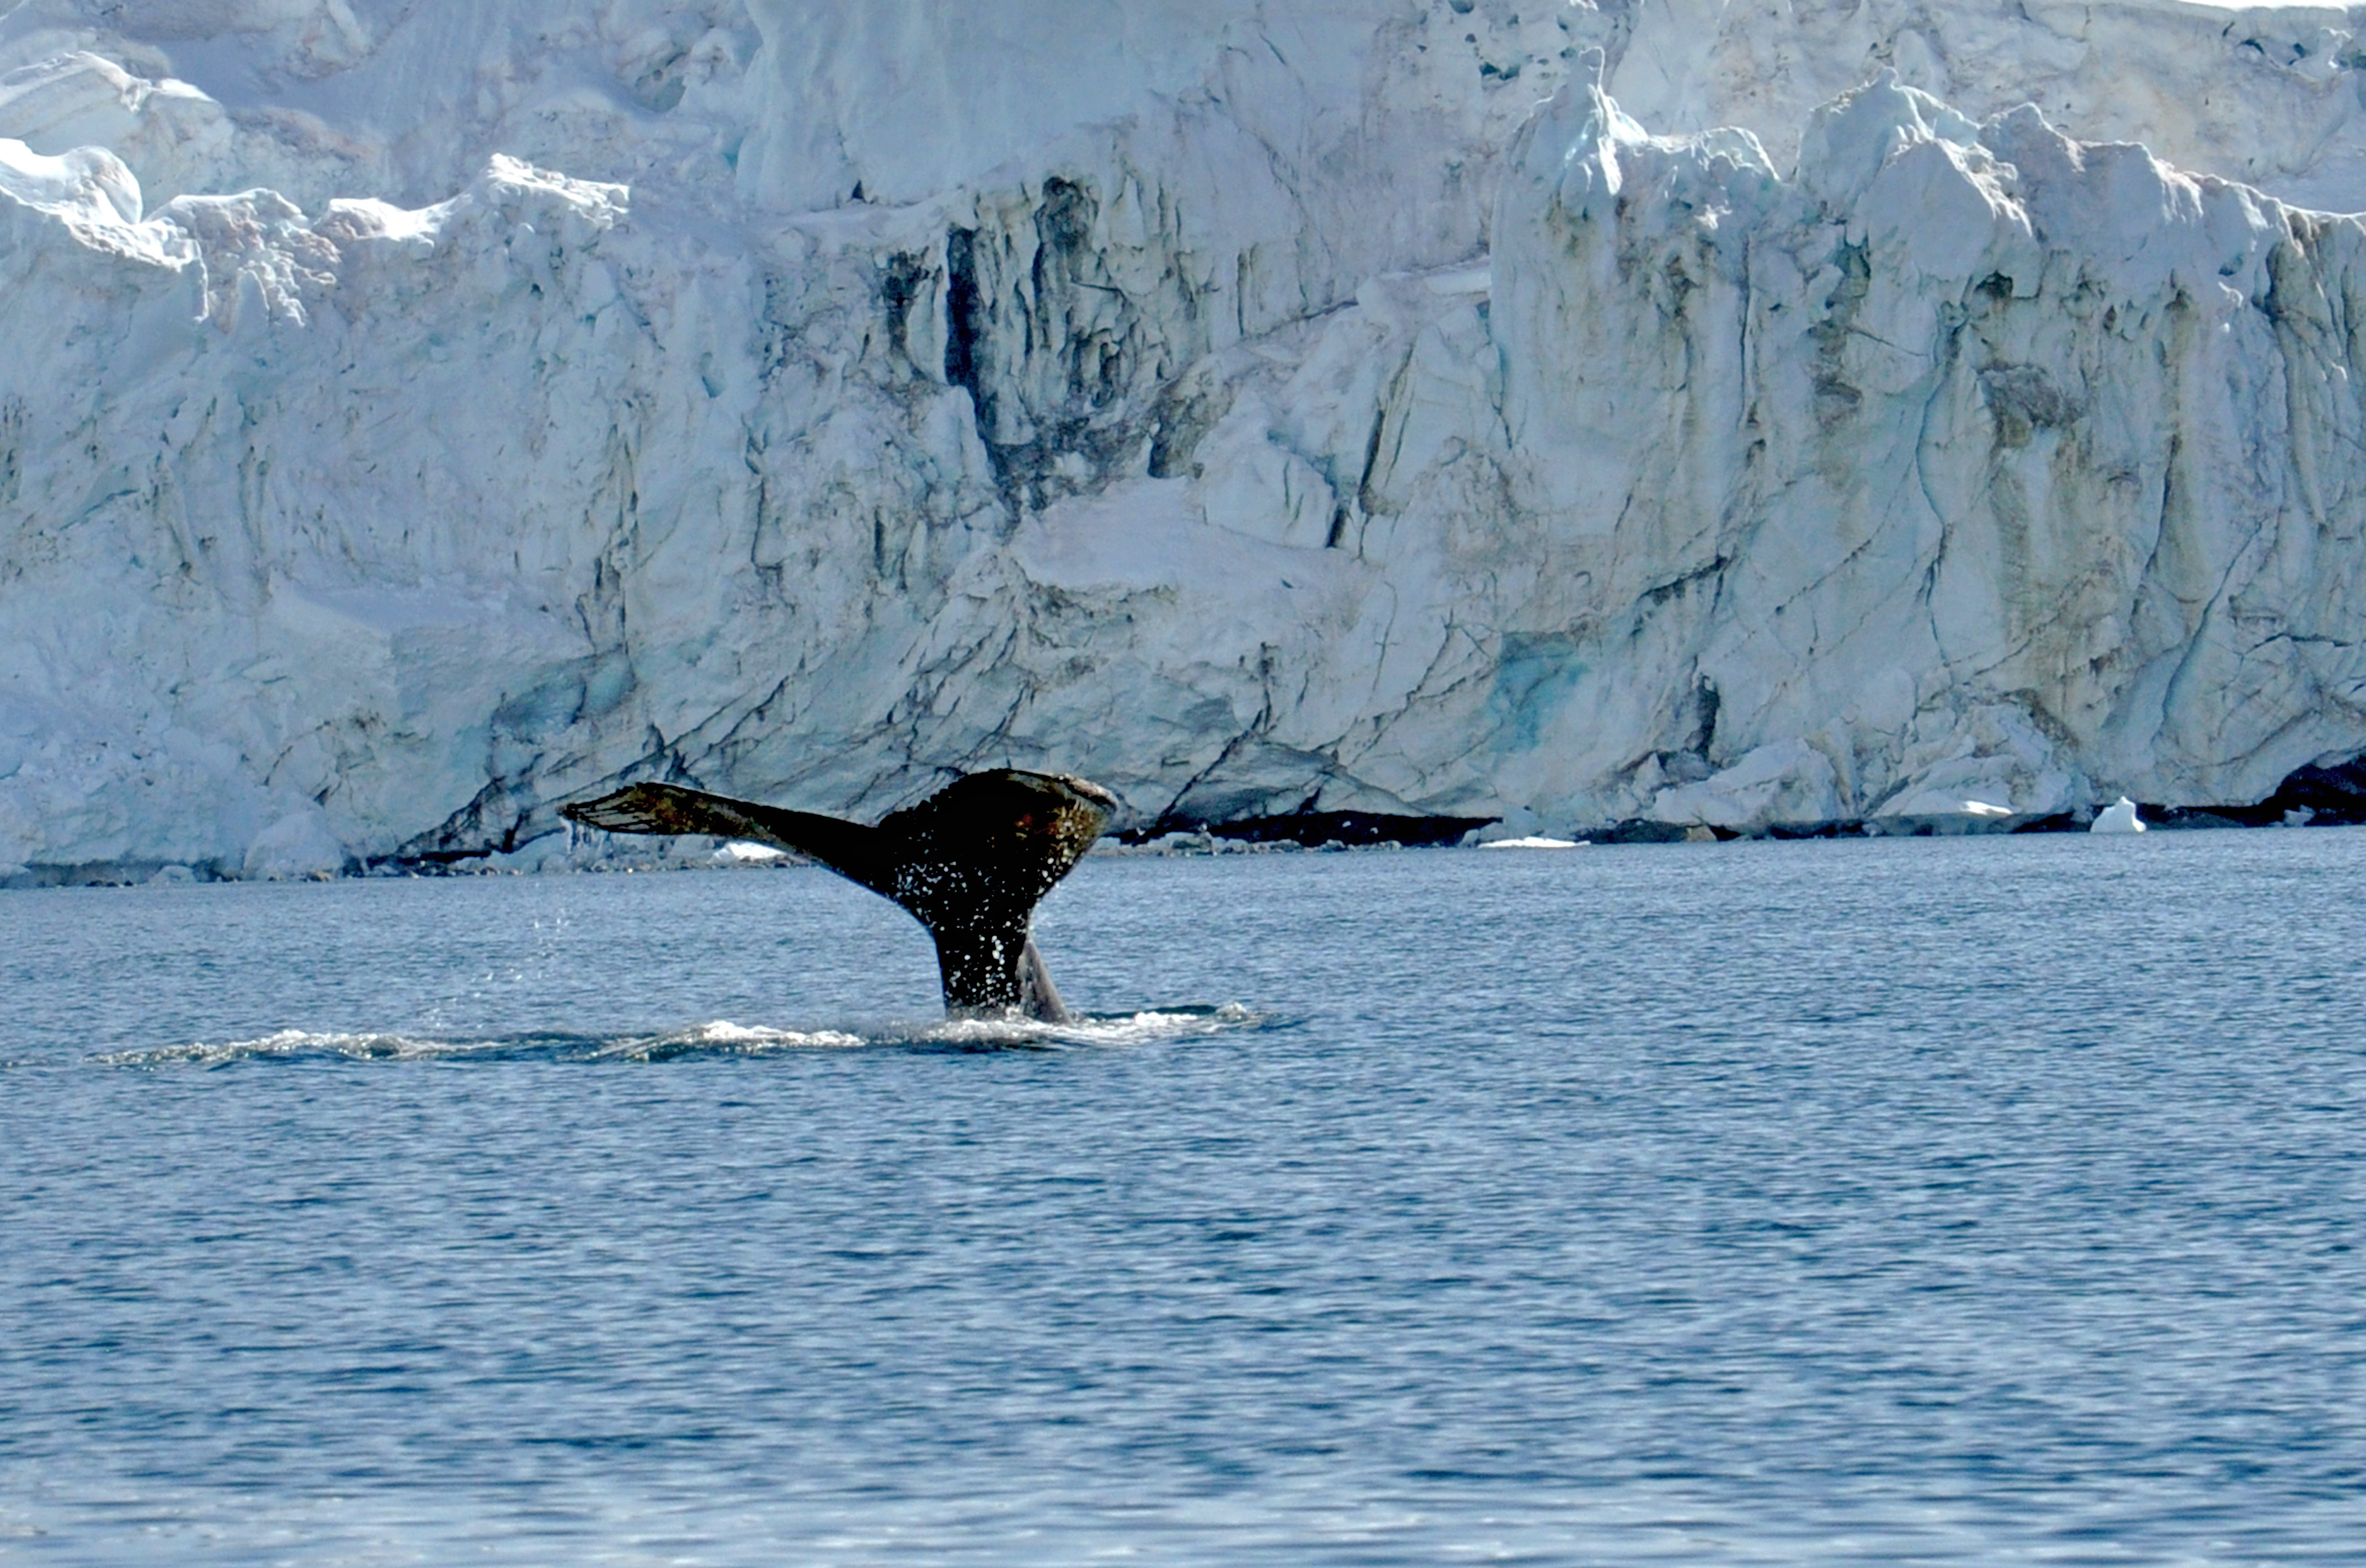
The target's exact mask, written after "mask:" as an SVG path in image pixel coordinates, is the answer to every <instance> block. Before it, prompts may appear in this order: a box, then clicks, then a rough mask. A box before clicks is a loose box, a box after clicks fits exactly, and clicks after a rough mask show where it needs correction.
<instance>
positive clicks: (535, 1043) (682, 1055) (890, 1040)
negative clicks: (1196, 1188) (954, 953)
mask: <svg viewBox="0 0 2366 1568" xmlns="http://www.w3.org/2000/svg"><path fill="white" fill-rule="evenodd" d="M1268 1021H1269V1020H1268V1016H1267V1015H1265V1014H1262V1013H1258V1012H1256V1011H1253V1010H1250V1009H1248V1008H1245V1007H1242V1006H1241V1005H1239V1004H1238V1003H1226V1004H1224V1005H1223V1006H1221V1007H1202V1006H1193V1007H1174V1008H1160V1009H1152V1010H1144V1011H1141V1012H1132V1013H1100V1014H1089V1015H1086V1016H1084V1017H1081V1018H1077V1019H1076V1020H1074V1021H1070V1022H1067V1023H1042V1022H1038V1021H1034V1020H1031V1019H1016V1018H1014V1019H947V1020H942V1021H934V1022H929V1023H925V1024H886V1025H883V1026H879V1027H876V1028H868V1029H775V1028H771V1027H767V1026H764V1025H760V1024H743V1023H735V1022H732V1021H729V1020H727V1019H716V1020H714V1021H710V1022H706V1023H699V1024H693V1025H692V1026H690V1027H688V1028H686V1029H678V1030H672V1031H669V1032H663V1033H658V1034H620V1035H591V1034H579V1033H570V1032H537V1033H529V1034H511V1035H499V1036H493V1037H489V1038H485V1039H479V1040H437V1039H427V1038H422V1037H419V1036H414V1035H409V1034H401V1033H395V1032H323V1031H311V1030H302V1029H283V1030H279V1031H277V1032H275V1033H271V1034H266V1035H262V1036H259V1037H257V1038H254V1039H251V1040H228V1041H221V1042H219V1043H216V1042H207V1041H199V1042H197V1043H191V1044H186V1045H163V1046H156V1047H152V1048H149V1049H145V1050H137V1051H111V1052H107V1053H106V1054H104V1055H96V1056H93V1057H91V1058H89V1060H90V1062H91V1063H92V1065H94V1066H102V1067H145V1068H157V1067H224V1066H233V1065H236V1064H239V1063H243V1062H274V1063H333V1062H433V1063H475V1062H534V1061H543V1062H590V1063H604V1062H672V1061H684V1060H693V1061H695V1060H707V1061H712V1060H716V1059H720V1058H725V1057H745V1056H770V1055H803V1054H807V1053H811V1052H816V1051H852V1050H906V1051H1059V1050H1076V1049H1087V1048H1092V1047H1100V1048H1104V1049H1107V1048H1115V1047H1121V1046H1132V1045H1151V1044H1157V1043H1163V1042H1167V1041H1174V1040H1184V1039H1192V1038H1200V1037H1204V1036H1208V1035H1213V1034H1221V1033H1226V1032H1231V1031H1234V1030H1239V1029H1254V1028H1256V1027H1258V1026H1259V1025H1262V1024H1264V1023H1266V1022H1268Z"/></svg>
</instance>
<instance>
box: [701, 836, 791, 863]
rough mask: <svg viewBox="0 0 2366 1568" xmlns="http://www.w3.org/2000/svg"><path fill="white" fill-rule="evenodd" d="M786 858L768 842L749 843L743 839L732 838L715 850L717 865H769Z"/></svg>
mask: <svg viewBox="0 0 2366 1568" xmlns="http://www.w3.org/2000/svg"><path fill="white" fill-rule="evenodd" d="M786 858H787V856H785V855H784V854H783V853H782V852H780V851H779V850H776V849H774V848H773V847H772V845H770V844H751V843H749V841H748V840H745V839H734V840H731V841H730V842H729V843H727V844H726V845H724V846H723V847H722V848H721V849H719V850H717V851H715V864H717V865H770V864H772V863H773V862H774V861H777V860H785V859H786Z"/></svg>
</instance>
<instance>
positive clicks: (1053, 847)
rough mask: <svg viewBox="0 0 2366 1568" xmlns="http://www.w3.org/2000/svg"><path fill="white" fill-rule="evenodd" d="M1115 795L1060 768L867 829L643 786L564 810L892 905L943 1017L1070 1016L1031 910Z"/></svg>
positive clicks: (1000, 779)
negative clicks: (925, 940)
mask: <svg viewBox="0 0 2366 1568" xmlns="http://www.w3.org/2000/svg"><path fill="white" fill-rule="evenodd" d="M1116 806H1117V798H1116V797H1115V796H1114V795H1110V793H1109V791H1107V790H1105V789H1102V788H1101V787H1100V786H1099V785H1098V784H1087V783H1086V782H1085V781H1084V780H1083V779H1079V778H1072V777H1069V776H1068V775H1066V774H1062V773H1024V772H1021V771H1020V770H1019V769H1016V768H1003V769H999V770H997V771H996V772H994V773H969V774H965V775H963V777H961V778H958V779H955V780H954V781H953V782H952V784H947V785H946V786H945V787H944V788H943V789H941V790H939V791H938V792H937V793H936V794H934V795H930V796H929V798H928V799H926V800H924V801H922V802H920V804H919V805H918V806H913V807H906V808H905V809H904V810H902V811H897V812H894V813H891V814H890V815H889V816H887V817H886V818H884V819H882V820H881V822H880V823H879V825H878V826H877V827H875V828H866V827H864V826H863V825H862V824H861V823H860V822H845V821H840V820H839V818H835V817H823V816H819V815H817V814H816V813H814V812H810V811H786V810H783V809H782V808H781V807H776V806H759V805H757V804H756V803H755V802H753V801H747V800H731V799H727V798H726V797H725V796H723V795H708V794H707V793H705V792H704V790H695V789H683V788H682V787H681V786H679V785H676V784H633V785H631V786H629V787H627V788H625V789H620V790H618V791H616V792H615V793H614V794H613V795H602V796H601V797H600V798H599V799H597V800H590V801H584V802H582V803H580V804H579V805H574V806H562V807H559V808H558V812H559V815H560V816H562V817H565V818H569V819H570V820H573V821H577V822H580V823H583V824H584V825H586V826H587V827H592V828H603V829H607V830H608V831H609V832H612V833H714V834H718V835H720V836H722V837H724V838H728V839H750V840H755V841H756V842H758V843H760V844H772V845H773V846H775V847H776V848H779V849H783V850H789V851H793V852H795V853H797V854H801V855H805V856H807V857H809V858H811V859H813V860H817V861H819V862H820V863H822V864H824V865H826V866H828V867H829V869H830V870H832V871H834V872H836V873H838V874H839V875H840V876H843V877H845V878H846V879H847V880H849V881H851V882H857V883H860V884H862V886H865V887H868V888H870V889H871V890H872V891H873V893H877V894H880V895H881V896H883V897H888V898H892V899H894V900H895V901H896V903H898V904H900V905H902V906H903V907H904V908H906V909H907V910H908V911H909V912H910V913H911V915H912V917H913V918H914V919H917V920H918V921H919V922H920V924H921V925H923V926H925V927H927V928H928V932H929V936H931V937H933V938H934V939H935V940H936V944H937V972H938V976H939V977H940V978H941V980H942V982H943V984H944V991H945V1008H946V1010H947V1011H949V1012H952V1013H953V1014H955V1015H956V1016H969V1017H975V1016H980V1015H987V1014H999V1013H1008V1012H1010V1011H1013V1010H1017V1011H1020V1012H1022V1013H1024V1014H1025V1015H1026V1016H1027V1017H1029V1018H1034V1019H1042V1020H1044V1021H1048V1022H1053V1023H1064V1022H1065V1021H1067V1019H1068V1010H1067V1009H1066V1007H1065V1006H1064V1005H1063V1004H1062V1003H1061V1000H1060V993H1059V992H1058V991H1057V990H1056V989H1054V988H1053V985H1052V975H1051V971H1050V970H1048V969H1046V968H1045V967H1044V965H1043V957H1042V954H1041V953H1038V952H1036V951H1035V942H1034V939H1033V938H1032V937H1031V936H1030V935H1029V934H1028V927H1029V925H1030V923H1031V921H1032V920H1033V919H1034V915H1035V906H1036V905H1037V904H1038V903H1039V902H1041V901H1042V897H1043V895H1044V894H1046V893H1048V892H1050V891H1051V890H1052V886H1053V884H1054V883H1056V882H1058V881H1059V880H1060V878H1062V877H1064V876H1065V875H1067V874H1068V873H1069V872H1070V871H1071V870H1072V869H1074V868H1075V866H1076V862H1077V861H1079V860H1081V859H1083V858H1084V853H1085V852H1086V851H1087V850H1088V849H1090V848H1091V847H1092V843H1093V840H1095V839H1096V838H1098V837H1099V836H1100V830H1101V827H1102V824H1104V823H1106V822H1107V821H1108V820H1109V815H1110V811H1111V810H1113V809H1114V808H1115V807H1116Z"/></svg>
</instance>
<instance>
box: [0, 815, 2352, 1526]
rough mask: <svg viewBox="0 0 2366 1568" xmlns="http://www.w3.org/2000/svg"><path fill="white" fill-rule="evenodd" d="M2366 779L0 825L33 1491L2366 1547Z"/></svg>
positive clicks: (340, 1511)
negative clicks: (831, 817) (1589, 811)
mask: <svg viewBox="0 0 2366 1568" xmlns="http://www.w3.org/2000/svg"><path fill="white" fill-rule="evenodd" d="M2361 888H2366V830H2349V829H2324V830H2317V829H2311V830H2304V831H2298V832H2256V833H2190V834H2174V835H2172V834H2167V833H2155V834H2150V835H2147V836H2146V837H2144V838H2141V839H2109V838H2088V837H2083V836H2073V837H2062V838H2035V839H2032V838H2016V839H1986V840H1868V841H1857V842H1825V843H1738V844H1728V845H1718V846H1706V845H1703V846H1670V847H1664V848H1630V849H1628V848H1603V847H1597V848H1590V849H1584V850H1578V851H1572V852H1560V853H1552V852H1537V853H1521V852H1477V851H1437V852H1408V853H1401V854H1358V855H1301V856H1279V855H1276V856H1258V857H1230V858H1223V859H1197V860H1175V859H1168V860H1157V859H1140V860H1098V859H1097V860H1093V861H1088V862H1087V863H1086V864H1085V865H1083V866H1082V867H1080V868H1079V869H1078V871H1077V872H1076V874H1075V876H1074V877H1073V878H1072V879H1071V880H1070V881H1069V883H1068V884H1066V885H1065V886H1063V887H1062V888H1061V889H1060V890H1059V891H1058V892H1057V893H1056V894H1055V895H1054V896H1053V899H1052V901H1051V902H1050V903H1049V904H1048V905H1047V906H1046V908H1045V910H1044V912H1043V915H1042V919H1041V920H1040V922H1039V927H1038V930H1039V935H1040V936H1041V938H1042V944H1043V946H1044V948H1045V950H1046V952H1047V953H1048V954H1049V956H1050V958H1051V962H1052V964H1053V970H1054V973H1055V974H1056V975H1057V976H1058V978H1059V981H1060V983H1061V985H1062V987H1063V988H1064V989H1065V991H1066V992H1067V994H1068V997H1069V999H1070V1001H1071V1002H1072V1003H1073V1004H1076V1005H1077V1006H1080V1007H1083V1008H1087V1009H1089V1010H1092V1011H1093V1012H1094V1013H1096V1014H1097V1015H1099V1019H1098V1021H1095V1022H1093V1023H1089V1024H1087V1025H1084V1026H1081V1027H1078V1028H1076V1029H1073V1030H1059V1031H1053V1030H1041V1029H1020V1028H1008V1029H998V1028H988V1027H984V1026H968V1027H963V1028H947V1027H945V1026H943V1025H941V1024H939V1023H936V1022H935V1021H933V1014H934V1010H935V1009H934V985H935V980H934V970H933V965H932V964H931V961H930V958H929V950H928V948H927V945H926V943H925V942H924V940H923V939H922V937H921V935H920V933H919V931H918V928H917V927H916V926H913V925H912V924H911V923H910V922H909V921H908V920H907V919H905V917H903V916H902V915H901V914H900V913H898V912H897V911H896V910H895V909H894V908H891V907H889V906H887V905H886V904H884V903H883V902H881V901H879V900H877V899H874V898H873V897H870V896H869V895H867V894H864V893H862V892H860V891H859V890H857V889H854V888H852V887H851V886H846V885H844V884H841V883H839V882H837V881H835V880H833V879H831V878H830V877H828V875H826V874H822V873H819V872H817V871H811V870H794V871H774V872H740V873H728V874H726V873H715V874H687V873H685V874H659V875H646V874H645V875H637V876H629V877H627V876H579V877H554V878H547V879H512V878H461V879H452V880H434V881H394V882H387V881H371V882H346V883H336V884H327V885H319V886H313V885H299V886H177V887H158V888H148V889H122V890H59V891H50V892H19V893H9V894H0V1063H5V1066H0V1561H6V1562H26V1563H36V1564H52V1563H107V1564H117V1563H150V1562H154V1563H175V1564H178V1563H195V1564H212V1563H250V1562H254V1563H260V1562H289V1563H301V1564H315V1563H332V1562H333V1563H364V1564H378V1563H454V1562H567V1563H602V1564H605V1563H618V1564H644V1563H646V1564H658V1563H727V1564H738V1563H760V1562H762V1563H770V1562H783V1563H814V1564H855V1563H888V1562H894V1563H899V1564H906V1563H936V1562H942V1563H961V1564H986V1563H1013V1564H1017V1563H1028V1564H1041V1563H1068V1562H1099V1561H1102V1560H1104V1559H1112V1558H1115V1559H1123V1560H1127V1561H1132V1562H1191V1563H1201V1562H1227V1563H1230V1562H1238V1563H1258V1564H1266V1563H1270V1564H1301V1563H1314V1564H1321V1563H1437V1562H1549V1563H1564V1562H1565V1563H1585V1562H1602V1563H1638V1562H1652V1563H1684V1564H1695V1563H1700V1564H1723V1563H1816V1564H1826V1563H1899V1562H1931V1563H1976V1562H1977V1563H1989V1562H2000V1563H2001V1562H2045V1563H2124V1562H2131V1563H2132V1562H2147V1563H2150V1562H2160V1563H2170V1562H2174V1563H2253V1562H2309V1563H2334V1562H2366V1268H2361V1262H2360V1252H2359V1250H2358V1247H2359V1243H2360V1221H2361V1218H2366V1163H2361V1154H2362V1153H2366V1028H2362V1027H2361V1020H2366V967H2362V965H2366V900H2361V898H2360V891H2361Z"/></svg>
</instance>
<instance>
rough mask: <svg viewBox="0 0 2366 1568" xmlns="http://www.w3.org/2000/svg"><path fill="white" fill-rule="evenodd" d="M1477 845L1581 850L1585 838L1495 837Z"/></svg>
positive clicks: (1517, 848) (1498, 848)
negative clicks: (1489, 841) (1490, 840)
mask: <svg viewBox="0 0 2366 1568" xmlns="http://www.w3.org/2000/svg"><path fill="white" fill-rule="evenodd" d="M1479 847H1480V848H1481V849H1482V850H1581V849H1583V848H1584V847H1585V840H1583V839H1534V838H1531V839H1497V840H1494V841H1493V843H1486V844H1482V845H1480V846H1479Z"/></svg>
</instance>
